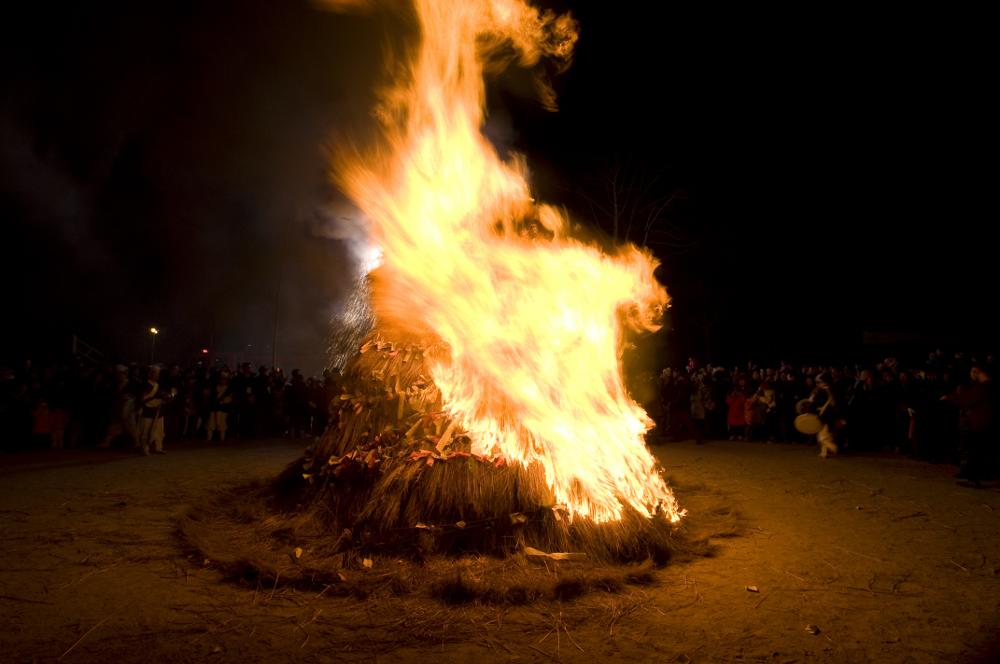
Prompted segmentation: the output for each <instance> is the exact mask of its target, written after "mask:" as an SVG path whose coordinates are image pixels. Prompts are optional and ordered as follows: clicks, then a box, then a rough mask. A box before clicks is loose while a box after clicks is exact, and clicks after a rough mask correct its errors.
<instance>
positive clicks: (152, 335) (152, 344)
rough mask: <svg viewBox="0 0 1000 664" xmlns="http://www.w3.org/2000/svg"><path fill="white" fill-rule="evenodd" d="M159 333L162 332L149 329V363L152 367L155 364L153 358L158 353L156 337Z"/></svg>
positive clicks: (153, 328)
mask: <svg viewBox="0 0 1000 664" xmlns="http://www.w3.org/2000/svg"><path fill="white" fill-rule="evenodd" d="M159 333H160V331H159V330H157V329H156V328H155V327H151V328H149V363H150V364H151V365H152V364H153V356H154V354H155V353H156V335H157V334H159Z"/></svg>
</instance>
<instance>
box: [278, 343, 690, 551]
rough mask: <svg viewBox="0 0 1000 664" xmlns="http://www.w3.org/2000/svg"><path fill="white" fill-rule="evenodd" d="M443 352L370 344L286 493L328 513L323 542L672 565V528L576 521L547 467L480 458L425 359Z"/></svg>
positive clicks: (628, 519)
mask: <svg viewBox="0 0 1000 664" xmlns="http://www.w3.org/2000/svg"><path fill="white" fill-rule="evenodd" d="M446 352H447V349H446V348H443V347H442V346H441V345H440V344H439V343H438V344H422V343H419V341H418V340H415V339H411V340H410V341H409V342H400V343H397V342H393V341H389V340H387V339H385V338H384V337H383V336H382V335H381V334H380V333H379V332H375V333H373V334H371V335H370V336H369V338H368V339H367V340H366V341H365V342H364V343H363V344H362V346H361V348H360V352H359V353H358V355H357V356H356V358H355V359H354V361H353V362H351V363H350V364H349V365H348V367H347V371H346V378H347V385H349V386H350V388H349V389H348V390H346V391H345V392H344V393H343V394H341V395H340V397H339V399H338V401H339V403H337V402H335V404H334V407H335V408H336V413H337V417H336V418H335V421H334V423H333V424H332V425H331V427H330V429H329V431H327V433H326V435H325V436H323V438H322V439H321V440H320V441H319V442H318V444H317V445H316V446H315V447H314V448H313V449H312V450H310V452H309V453H308V454H307V456H306V458H305V460H304V462H303V463H302V464H301V465H299V464H296V465H294V466H292V467H291V468H289V469H288V471H287V472H286V473H285V474H284V476H283V477H282V479H281V482H282V485H283V492H284V493H285V494H286V495H293V496H295V499H294V503H295V504H312V505H316V504H321V505H322V506H323V507H322V508H317V516H318V517H319V518H321V519H322V522H323V523H322V525H323V527H324V528H325V529H326V531H327V532H331V533H337V534H342V535H343V537H342V538H341V541H342V543H343V544H344V545H345V546H348V545H349V546H355V547H360V548H362V549H365V550H395V551H402V552H411V553H416V554H419V555H424V554H429V553H449V554H455V553H464V552H477V553H488V554H510V553H512V552H515V551H519V550H520V551H527V552H529V554H530V553H535V552H538V554H539V555H540V553H541V552H543V551H544V552H560V553H561V555H562V556H577V557H584V556H586V557H587V558H589V559H591V560H595V561H601V562H626V561H637V560H645V559H652V560H654V561H657V562H664V561H666V559H667V558H668V557H669V552H670V538H671V532H672V527H671V523H670V521H669V520H668V519H667V518H665V517H664V516H662V515H661V516H657V517H653V518H649V517H647V516H645V515H640V514H638V513H636V512H635V511H634V510H628V509H626V511H625V512H624V516H623V518H622V519H621V520H620V521H611V522H605V523H595V522H594V521H592V520H589V519H585V518H579V517H577V518H571V515H570V513H569V511H568V510H567V507H566V506H565V505H560V504H558V503H557V501H556V499H555V496H554V495H553V492H552V490H551V489H550V487H549V485H548V483H547V482H546V478H545V474H544V472H543V469H542V468H541V466H540V465H539V464H532V465H530V466H528V467H524V466H522V465H521V464H519V463H516V462H508V460H507V459H505V458H504V457H502V456H490V457H487V456H481V455H477V454H474V453H473V452H472V451H471V449H472V440H471V438H470V437H469V435H467V434H466V433H465V432H464V431H462V430H461V428H460V427H459V425H458V424H457V422H456V421H455V420H454V419H452V418H450V417H449V416H448V414H447V413H446V412H445V411H444V410H443V409H442V400H441V392H440V390H439V389H438V388H437V387H436V386H435V384H434V383H433V382H432V380H431V379H430V378H429V376H428V374H429V371H428V368H427V360H428V358H430V357H433V355H434V354H435V353H440V354H444V353H446Z"/></svg>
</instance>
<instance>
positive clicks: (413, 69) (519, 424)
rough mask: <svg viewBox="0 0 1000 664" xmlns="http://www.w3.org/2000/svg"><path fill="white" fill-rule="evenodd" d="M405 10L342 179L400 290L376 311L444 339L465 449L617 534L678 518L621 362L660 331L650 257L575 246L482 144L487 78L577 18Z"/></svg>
mask: <svg viewBox="0 0 1000 664" xmlns="http://www.w3.org/2000/svg"><path fill="white" fill-rule="evenodd" d="M415 6H416V14H417V16H418V18H419V25H420V29H421V42H420V48H419V50H418V51H417V52H416V54H415V56H414V59H413V61H412V62H411V63H410V64H409V67H408V69H407V70H406V72H405V74H404V75H401V76H400V79H399V80H397V81H396V82H394V83H393V84H392V86H391V87H390V88H389V89H388V90H387V91H386V94H385V97H384V102H383V104H382V105H381V106H380V108H379V117H380V118H381V120H382V122H383V125H384V127H383V128H384V132H385V136H384V138H385V142H384V144H383V145H382V147H381V148H380V149H379V150H377V151H375V152H373V153H371V154H368V155H365V156H360V157H359V156H356V157H353V158H350V159H345V160H344V162H343V163H341V164H339V165H338V168H337V172H338V179H339V180H340V182H341V184H342V185H343V187H344V188H345V189H346V191H347V192H348V193H349V194H350V195H351V197H352V198H353V199H354V201H355V202H356V203H357V204H358V206H359V207H361V208H362V209H363V210H364V211H365V213H366V214H367V215H368V217H369V218H370V219H371V221H372V226H373V233H374V234H375V237H374V240H375V241H376V242H377V243H378V244H379V245H380V246H381V248H382V251H383V260H384V264H383V266H382V267H381V268H380V272H381V274H380V278H382V279H384V280H386V281H387V283H388V284H389V287H390V290H391V291H392V292H393V293H394V294H395V295H394V297H393V298H392V299H391V302H388V301H380V302H376V313H377V314H379V315H385V316H391V317H392V318H394V319H408V320H413V321H419V322H420V323H421V324H422V325H423V326H425V327H426V328H429V329H430V330H432V331H433V332H434V333H435V334H437V335H438V336H439V337H440V338H441V340H443V341H444V342H446V344H447V346H448V347H449V348H450V355H449V356H448V357H445V358H442V359H440V360H439V361H437V362H436V363H435V364H434V365H433V367H432V372H433V376H432V377H433V380H434V381H435V383H436V384H437V386H438V387H439V388H440V389H441V392H442V395H443V399H444V404H445V408H446V410H447V411H448V412H449V414H450V415H451V416H452V417H453V418H454V419H455V420H456V421H457V422H458V424H459V425H461V426H462V427H463V428H464V429H466V430H467V431H468V433H469V434H470V436H471V438H472V440H473V441H474V442H473V451H474V452H476V453H477V454H484V455H502V456H503V457H504V458H506V459H507V460H509V461H516V462H520V463H522V464H524V465H525V466H527V465H529V464H531V463H533V462H538V463H540V464H541V465H542V466H543V467H544V470H545V476H546V479H547V481H548V482H549V484H550V486H551V488H552V490H553V492H554V493H555V496H556V498H557V499H558V500H559V501H561V502H562V503H563V504H565V505H566V507H567V508H568V509H569V511H570V512H571V514H573V515H577V516H583V517H589V518H591V519H593V520H595V521H598V522H602V521H611V520H616V519H620V518H621V517H622V514H623V509H624V505H629V506H631V507H633V508H634V509H635V510H637V511H638V512H639V513H641V514H644V515H647V516H654V515H655V514H658V513H659V514H663V515H665V516H666V517H667V518H669V519H670V520H672V521H677V520H678V519H680V517H681V516H682V512H681V511H680V510H678V508H677V505H676V502H675V500H674V497H673V495H672V494H671V492H670V490H669V489H668V488H667V486H666V483H665V482H664V480H663V478H662V477H661V476H660V474H659V471H658V470H657V467H656V463H655V461H654V460H653V457H652V456H651V455H650V453H649V451H648V450H647V449H646V446H645V444H644V435H645V433H646V431H648V430H649V428H650V427H651V425H652V422H651V420H650V419H649V417H648V416H647V415H646V413H645V412H644V411H643V409H642V408H641V407H639V405H637V404H636V403H635V402H634V401H632V399H630V398H629V396H628V394H627V392H626V390H625V387H624V384H623V380H622V373H621V362H620V359H621V352H620V351H621V347H622V345H623V335H624V334H625V330H626V328H628V327H631V328H634V329H640V330H641V329H648V330H653V329H656V326H657V324H658V320H659V317H660V315H661V314H662V309H663V307H665V306H666V305H667V302H668V297H667V294H666V291H665V290H664V289H663V288H662V287H661V286H660V285H659V284H658V283H657V282H656V280H655V279H654V278H653V270H654V268H655V267H656V262H655V260H654V259H653V258H652V256H651V255H650V254H649V253H648V252H646V251H643V250H640V249H638V248H636V247H635V246H632V245H628V246H626V247H623V248H621V249H620V250H618V251H616V252H615V254H614V255H609V254H607V253H605V252H603V251H601V250H600V249H599V248H598V247H596V246H594V245H592V244H588V243H586V242H584V241H583V240H580V239H575V238H573V237H571V236H570V233H569V231H570V226H569V223H568V221H567V219H566V218H565V217H564V215H563V214H562V213H561V212H560V211H558V210H557V209H556V208H553V207H551V206H548V205H538V204H536V203H535V202H534V200H533V199H532V197H531V193H530V190H529V187H528V184H527V180H526V168H525V165H524V162H523V160H521V159H519V158H514V159H512V160H509V161H504V160H503V159H501V158H500V157H499V156H498V154H497V152H496V150H495V149H494V148H493V146H492V145H491V144H490V143H489V142H488V141H487V140H486V138H485V137H484V136H483V135H482V133H481V131H480V130H481V127H482V125H483V120H484V105H485V104H484V101H485V92H484V83H483V73H484V70H485V69H487V68H488V69H490V70H493V71H495V70H497V69H499V68H502V67H503V66H505V65H506V64H508V63H509V62H511V61H513V60H514V59H517V60H519V62H520V63H521V64H523V65H531V64H534V63H536V62H537V61H538V60H539V58H541V57H542V56H546V57H550V58H552V59H554V60H556V61H557V62H558V63H561V64H568V62H569V58H570V56H571V53H572V48H573V45H574V43H575V41H576V25H575V23H574V21H573V20H572V19H571V18H570V17H569V16H556V15H554V14H551V13H548V12H544V13H543V12H539V11H538V10H536V9H534V8H531V7H529V6H528V5H526V4H524V3H523V2H521V1H520V0H454V1H447V0H415ZM546 101H547V102H551V101H552V100H551V97H548V98H547V99H546ZM390 309H392V310H391V311H390Z"/></svg>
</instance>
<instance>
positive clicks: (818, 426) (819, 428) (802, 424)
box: [795, 373, 841, 459]
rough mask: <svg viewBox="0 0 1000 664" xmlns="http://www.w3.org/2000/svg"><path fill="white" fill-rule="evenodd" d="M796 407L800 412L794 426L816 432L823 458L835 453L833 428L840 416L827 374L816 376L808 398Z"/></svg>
mask: <svg viewBox="0 0 1000 664" xmlns="http://www.w3.org/2000/svg"><path fill="white" fill-rule="evenodd" d="M797 409H798V411H799V412H800V413H801V414H800V415H799V416H798V417H796V418H795V428H796V429H798V430H799V431H800V432H802V433H804V434H809V435H812V434H816V441H817V442H818V443H819V455H820V456H821V457H823V458H824V459H825V458H826V457H828V456H831V455H836V454H837V451H838V449H839V448H838V447H837V442H836V438H835V436H834V430H835V429H836V428H837V427H838V426H839V424H840V422H841V417H840V415H839V413H838V412H837V402H836V399H834V398H833V391H832V390H831V389H830V378H829V376H827V374H825V373H821V374H819V375H818V376H816V387H815V389H813V391H812V394H810V395H809V398H808V399H803V400H802V401H800V402H799V403H798V405H797Z"/></svg>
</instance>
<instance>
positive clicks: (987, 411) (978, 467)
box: [941, 365, 995, 487]
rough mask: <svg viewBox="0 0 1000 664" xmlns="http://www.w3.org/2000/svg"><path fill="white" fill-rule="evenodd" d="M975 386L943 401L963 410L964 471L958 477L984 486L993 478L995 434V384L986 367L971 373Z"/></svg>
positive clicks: (960, 434) (961, 428)
mask: <svg viewBox="0 0 1000 664" xmlns="http://www.w3.org/2000/svg"><path fill="white" fill-rule="evenodd" d="M969 378H970V379H971V380H972V383H971V384H970V385H969V386H968V387H965V388H961V389H959V390H958V391H956V392H955V393H953V394H946V395H945V396H943V397H941V399H942V400H947V401H950V402H951V403H953V404H955V405H956V406H958V407H959V408H960V409H961V416H960V419H959V453H960V455H961V467H960V469H959V473H958V477H959V478H961V479H963V480H967V481H968V483H969V484H970V485H972V486H976V487H980V486H982V484H981V480H983V479H987V478H988V477H989V474H990V471H991V468H990V465H991V459H990V452H991V442H992V441H991V438H992V434H993V408H994V405H995V404H994V398H995V395H994V394H993V381H992V379H991V376H990V374H989V373H988V372H987V369H986V367H985V366H984V365H976V366H973V367H972V369H971V370H970V371H969Z"/></svg>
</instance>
